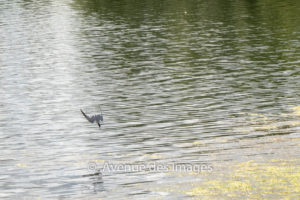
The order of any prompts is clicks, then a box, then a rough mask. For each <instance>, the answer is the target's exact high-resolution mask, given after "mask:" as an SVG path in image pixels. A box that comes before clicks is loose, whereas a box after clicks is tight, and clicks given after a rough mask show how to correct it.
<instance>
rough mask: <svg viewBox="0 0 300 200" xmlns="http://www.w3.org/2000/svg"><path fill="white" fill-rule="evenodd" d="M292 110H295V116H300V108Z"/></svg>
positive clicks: (296, 107)
mask: <svg viewBox="0 0 300 200" xmlns="http://www.w3.org/2000/svg"><path fill="white" fill-rule="evenodd" d="M292 110H294V114H295V115H298V116H300V106H295V107H292Z"/></svg>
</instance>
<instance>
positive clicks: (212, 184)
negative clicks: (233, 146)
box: [183, 160, 300, 200]
mask: <svg viewBox="0 0 300 200" xmlns="http://www.w3.org/2000/svg"><path fill="white" fill-rule="evenodd" d="M211 178H213V177H211ZM214 178H215V177H214ZM183 192H184V193H185V194H187V195H190V196H194V197H195V198H196V199H198V198H199V199H220V198H221V199H253V200H254V199H296V197H297V199H299V198H300V165H299V162H298V164H297V162H296V160H294V161H293V162H291V161H270V162H268V163H256V162H254V161H249V162H244V163H240V164H236V165H234V166H233V170H232V172H230V173H227V174H223V176H221V178H219V177H218V178H217V179H216V180H209V179H208V180H207V181H204V182H203V183H201V185H199V186H196V187H193V188H192V189H190V190H186V191H183Z"/></svg>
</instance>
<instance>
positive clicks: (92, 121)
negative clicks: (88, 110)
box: [80, 109, 95, 123]
mask: <svg viewBox="0 0 300 200" xmlns="http://www.w3.org/2000/svg"><path fill="white" fill-rule="evenodd" d="M80 111H81V113H82V114H83V116H84V117H85V118H86V119H87V120H88V121H89V122H91V123H94V121H95V116H92V117H89V116H87V115H86V114H85V113H84V112H83V111H82V110H81V109H80Z"/></svg>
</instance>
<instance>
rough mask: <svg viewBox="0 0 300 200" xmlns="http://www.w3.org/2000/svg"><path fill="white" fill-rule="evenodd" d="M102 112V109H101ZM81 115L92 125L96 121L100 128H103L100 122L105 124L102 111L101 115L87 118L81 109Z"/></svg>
mask: <svg viewBox="0 0 300 200" xmlns="http://www.w3.org/2000/svg"><path fill="white" fill-rule="evenodd" d="M100 110H101V109H100ZM80 111H81V113H82V114H83V116H84V117H85V118H86V119H87V120H88V121H89V122H91V123H94V121H96V122H97V124H98V126H99V128H101V124H100V121H102V122H103V115H102V111H101V115H93V116H91V117H89V116H87V115H86V114H85V113H84V112H83V111H82V110H81V109H80Z"/></svg>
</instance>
